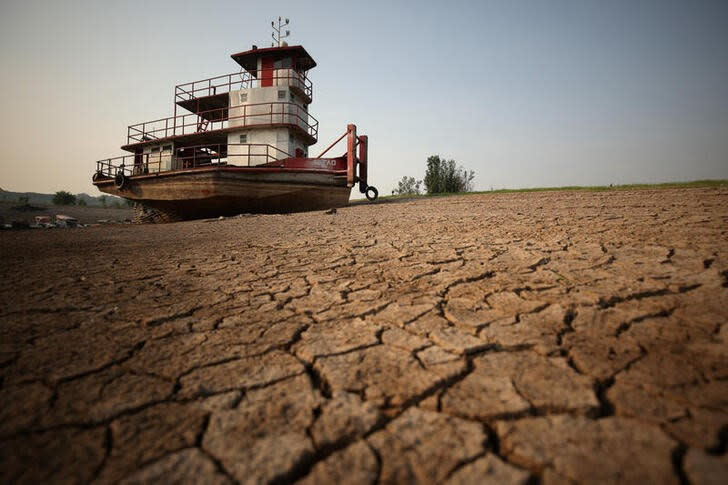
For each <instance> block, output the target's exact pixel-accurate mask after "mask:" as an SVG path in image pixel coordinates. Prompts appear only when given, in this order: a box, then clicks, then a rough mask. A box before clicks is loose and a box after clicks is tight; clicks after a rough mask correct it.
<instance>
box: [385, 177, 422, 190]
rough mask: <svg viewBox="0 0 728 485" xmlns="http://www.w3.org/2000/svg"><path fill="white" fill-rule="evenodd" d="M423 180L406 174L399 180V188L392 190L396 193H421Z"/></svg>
mask: <svg viewBox="0 0 728 485" xmlns="http://www.w3.org/2000/svg"><path fill="white" fill-rule="evenodd" d="M421 184H422V180H417V181H415V178H414V177H408V176H406V175H405V176H404V177H402V180H400V181H399V183H398V185H397V188H396V189H394V190H393V191H392V194H394V195H419V194H420V193H421V192H420V185H421Z"/></svg>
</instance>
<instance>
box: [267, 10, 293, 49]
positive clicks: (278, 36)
mask: <svg viewBox="0 0 728 485" xmlns="http://www.w3.org/2000/svg"><path fill="white" fill-rule="evenodd" d="M289 22H290V21H289V20H288V19H282V18H281V17H278V26H277V27H276V22H275V21H272V22H271V23H270V26H271V27H273V32H272V33H271V34H270V36H271V37H272V38H273V42H272V43H271V47H276V46H277V47H283V39H285V38H286V37H288V36H289V35H291V31H290V30H286V31H285V34H282V33H281V32H283V27H285V26H286V25H288V24H289Z"/></svg>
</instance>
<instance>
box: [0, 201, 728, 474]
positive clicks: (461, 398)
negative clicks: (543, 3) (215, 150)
mask: <svg viewBox="0 0 728 485" xmlns="http://www.w3.org/2000/svg"><path fill="white" fill-rule="evenodd" d="M0 301H1V302H2V305H0V332H2V333H1V338H0V379H1V380H0V385H1V388H0V391H1V392H0V449H1V452H0V482H3V483H10V482H15V481H20V482H26V483H47V482H89V481H92V480H94V481H96V482H97V483H111V482H117V481H120V480H126V481H127V482H130V483H139V482H149V483H151V482H157V481H159V480H162V481H165V482H174V483H177V482H180V483H181V482H194V483H231V482H245V483H248V482H269V481H276V480H278V481H296V480H303V481H305V482H308V483H322V482H324V481H330V482H346V483H375V482H382V483H407V482H420V483H433V482H448V483H485V482H488V481H490V482H491V483H524V482H526V481H528V480H532V479H534V478H538V479H540V480H541V481H542V482H544V483H564V482H568V481H577V482H621V483H680V482H681V481H683V482H684V481H686V480H687V481H689V482H691V483H719V482H723V483H725V482H726V481H728V458H727V457H726V446H727V445H728V323H727V321H728V190H727V189H724V188H707V189H664V190H635V191H613V192H611V191H610V192H543V193H513V194H486V195H473V196H462V197H447V198H426V199H418V200H410V201H392V202H389V203H382V204H373V205H358V206H353V207H349V208H345V209H340V210H338V212H337V213H335V214H325V213H323V212H316V213H306V214H294V215H261V216H240V217H235V218H229V219H224V220H214V221H194V222H184V223H177V224H166V225H148V226H110V227H93V228H87V229H84V230H79V231H21V232H4V233H0ZM711 480H714V482H711ZM715 480H717V482H716V481H715Z"/></svg>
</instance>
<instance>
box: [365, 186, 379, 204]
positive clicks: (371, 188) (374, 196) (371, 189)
mask: <svg viewBox="0 0 728 485" xmlns="http://www.w3.org/2000/svg"><path fill="white" fill-rule="evenodd" d="M364 193H365V195H366V196H367V200H369V201H370V202H374V201H375V200H377V197H379V191H378V190H377V188H376V187H374V186H372V185H370V186H369V187H367V189H366V191H365V192H364ZM370 193H371V194H372V195H369V194H370Z"/></svg>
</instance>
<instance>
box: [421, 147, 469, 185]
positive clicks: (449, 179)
mask: <svg viewBox="0 0 728 485" xmlns="http://www.w3.org/2000/svg"><path fill="white" fill-rule="evenodd" d="M474 178H475V172H473V171H472V170H471V171H470V172H468V171H467V170H465V169H464V168H462V167H458V166H457V164H456V163H455V160H445V159H441V158H440V156H439V155H432V156H430V157H428V158H427V170H426V172H425V189H426V190H427V193H428V194H443V193H448V192H450V193H452V192H469V191H471V190H472V189H473V186H472V182H473V179H474Z"/></svg>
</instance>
